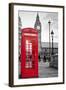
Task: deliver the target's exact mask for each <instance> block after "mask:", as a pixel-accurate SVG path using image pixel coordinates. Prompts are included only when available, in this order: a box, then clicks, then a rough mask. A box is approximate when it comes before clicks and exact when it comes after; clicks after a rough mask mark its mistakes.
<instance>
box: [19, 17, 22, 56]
mask: <svg viewBox="0 0 66 90" xmlns="http://www.w3.org/2000/svg"><path fill="white" fill-rule="evenodd" d="M21 27H22V22H21V18H20V17H18V30H19V31H18V35H19V36H18V37H19V57H20V54H21V34H22V31H21Z"/></svg>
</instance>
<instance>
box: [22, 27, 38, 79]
mask: <svg viewBox="0 0 66 90" xmlns="http://www.w3.org/2000/svg"><path fill="white" fill-rule="evenodd" d="M21 77H22V78H31V77H38V31H37V30H36V29H33V28H24V29H22V40H21Z"/></svg>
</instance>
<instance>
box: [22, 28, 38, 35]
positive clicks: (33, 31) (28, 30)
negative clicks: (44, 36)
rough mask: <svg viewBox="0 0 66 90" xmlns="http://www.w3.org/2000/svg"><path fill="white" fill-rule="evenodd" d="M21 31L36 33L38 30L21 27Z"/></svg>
mask: <svg viewBox="0 0 66 90" xmlns="http://www.w3.org/2000/svg"><path fill="white" fill-rule="evenodd" d="M22 33H35V34H36V33H38V31H37V30H36V29H34V28H23V29H22Z"/></svg>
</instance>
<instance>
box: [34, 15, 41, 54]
mask: <svg viewBox="0 0 66 90" xmlns="http://www.w3.org/2000/svg"><path fill="white" fill-rule="evenodd" d="M34 28H35V29H37V30H38V52H39V53H40V51H41V22H40V20H39V15H38V13H37V16H36V21H35V25H34Z"/></svg>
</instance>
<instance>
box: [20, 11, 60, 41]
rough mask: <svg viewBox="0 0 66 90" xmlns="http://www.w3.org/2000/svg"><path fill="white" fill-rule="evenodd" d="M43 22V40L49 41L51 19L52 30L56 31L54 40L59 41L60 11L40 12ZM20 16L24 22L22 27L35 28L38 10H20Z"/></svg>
mask: <svg viewBox="0 0 66 90" xmlns="http://www.w3.org/2000/svg"><path fill="white" fill-rule="evenodd" d="M38 14H39V19H40V22H41V41H42V42H49V25H48V21H49V20H51V26H50V31H52V30H53V31H54V42H58V13H57V12H38ZM19 16H20V18H21V22H22V28H27V27H32V28H34V24H35V20H36V16H37V12H33V11H32V12H31V11H28V12H27V11H19Z"/></svg>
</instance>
